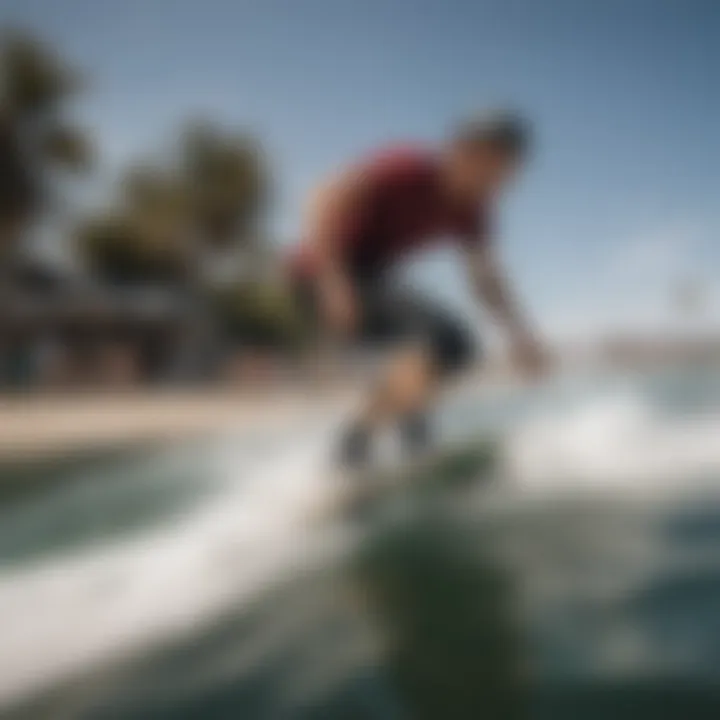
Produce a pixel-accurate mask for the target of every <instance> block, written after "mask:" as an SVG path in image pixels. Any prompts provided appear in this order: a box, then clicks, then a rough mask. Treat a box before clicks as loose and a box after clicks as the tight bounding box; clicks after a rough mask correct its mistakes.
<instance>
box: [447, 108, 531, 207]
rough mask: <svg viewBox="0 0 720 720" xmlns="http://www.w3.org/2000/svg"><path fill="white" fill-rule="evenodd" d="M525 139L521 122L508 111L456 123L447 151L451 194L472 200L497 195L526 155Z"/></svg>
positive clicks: (526, 133)
mask: <svg viewBox="0 0 720 720" xmlns="http://www.w3.org/2000/svg"><path fill="white" fill-rule="evenodd" d="M529 136H530V131H529V128H528V126H527V124H526V123H525V121H524V120H523V119H522V118H520V117H519V116H517V115H515V114H513V113H508V112H502V113H493V114H488V115H484V116H482V117H479V118H475V119H473V120H470V121H467V122H464V123H462V124H460V125H459V126H458V127H457V128H456V129H455V132H454V133H453V135H452V137H451V139H450V143H449V150H448V171H449V180H450V184H451V189H452V191H453V192H456V193H458V194H459V195H462V196H465V197H468V198H472V199H475V198H477V197H478V196H481V195H485V196H488V195H495V194H497V193H498V192H499V191H500V190H502V188H503V187H504V186H505V185H506V184H507V183H508V182H509V181H510V180H511V179H512V177H513V176H514V175H515V173H516V172H517V170H518V168H519V166H520V165H521V164H522V162H523V160H524V159H525V157H526V156H527V154H528V151H529V145H530V137H529Z"/></svg>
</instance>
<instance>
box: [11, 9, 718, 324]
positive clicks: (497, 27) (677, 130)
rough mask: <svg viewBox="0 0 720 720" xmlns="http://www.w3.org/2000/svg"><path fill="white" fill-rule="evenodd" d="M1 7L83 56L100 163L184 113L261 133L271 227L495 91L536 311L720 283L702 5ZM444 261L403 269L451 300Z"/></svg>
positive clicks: (708, 36) (513, 259)
mask: <svg viewBox="0 0 720 720" xmlns="http://www.w3.org/2000/svg"><path fill="white" fill-rule="evenodd" d="M0 20H3V21H4V20H7V21H10V22H12V23H15V24H20V25H24V26H26V27H29V28H31V29H33V30H36V31H38V32H39V33H41V34H42V35H43V36H45V37H47V38H48V39H50V40H52V41H53V42H55V43H57V44H58V46H59V48H60V49H61V50H62V52H63V53H64V54H66V55H67V56H69V57H70V58H71V59H72V60H73V61H74V62H76V63H77V64H78V65H79V66H80V67H82V68H84V69H86V70H87V71H88V72H89V73H90V76H91V78H92V85H91V88H90V91H89V92H88V94H87V96H86V98H85V99H84V100H83V102H82V104H81V106H80V107H79V112H80V113H81V114H82V116H83V118H84V119H85V120H86V121H87V122H88V123H89V124H91V125H92V126H93V127H94V128H95V129H96V131H97V132H98V134H99V139H100V145H101V147H102V149H103V153H104V155H103V169H104V172H105V173H106V174H108V173H111V172H112V171H113V170H114V169H115V168H116V167H118V166H120V165H122V164H124V163H126V162H128V161H129V160H130V159H132V158H133V157H137V156H138V155H142V154H143V153H146V152H148V151H153V150H155V149H157V148H158V147H162V145H163V143H164V142H166V141H167V140H166V139H167V138H168V136H169V133H170V131H171V130H172V129H173V128H174V127H176V126H177V124H178V122H179V121H180V120H181V119H182V118H184V117H186V116H187V115H189V114H203V113H207V114H210V115H212V116H215V117H217V118H219V119H220V120H221V121H222V122H224V123H227V124H228V125H241V126H246V127H248V128H251V129H253V130H255V131H256V132H257V133H258V134H259V135H260V137H261V139H262V140H263V141H264V143H265V145H266V147H267V150H268V152H269V155H270V157H271V159H272V162H273V165H274V168H275V174H276V178H277V180H278V184H279V190H280V193H279V194H280V197H279V202H278V205H277V208H276V213H275V225H276V228H277V232H278V235H279V236H280V238H281V239H282V240H284V241H287V240H289V239H291V238H292V237H293V235H294V234H295V233H296V232H297V229H296V228H297V220H298V216H299V212H300V207H301V204H302V198H303V194H304V193H305V191H306V190H307V189H308V188H309V187H310V186H311V185H312V184H313V182H315V181H316V180H318V179H319V178H320V177H321V176H322V175H323V174H324V173H325V172H327V171H328V170H330V169H332V168H334V167H336V166H337V165H338V164H340V163H342V162H343V161H344V160H345V159H348V158H352V157H354V156H356V155H358V154H359V153H362V152H363V151H364V150H365V149H368V148H372V147H373V146H374V145H376V144H379V143H386V142H388V141H391V140H393V139H403V140H405V139H427V140H428V141H434V140H438V139H440V138H441V137H442V134H443V132H444V130H445V128H446V126H447V125H448V123H450V122H451V121H452V120H453V118H454V117H456V116H457V115H458V114H464V113H467V112H468V111H471V110H473V109H476V108H483V107H485V106H488V105H490V106H494V105H499V104H506V103H508V104H511V105H513V106H515V107H519V108H522V109H523V110H524V111H525V112H526V113H527V114H528V115H529V116H530V117H531V118H532V119H533V121H534V122H535V123H536V126H537V134H538V140H539V144H538V149H537V153H536V157H535V158H534V160H533V162H532V164H531V166H530V167H529V168H528V172H527V173H526V175H525V177H524V178H523V180H522V182H521V183H520V184H519V185H518V187H517V188H516V189H515V190H514V191H513V193H512V195H511V196H510V197H509V198H508V200H507V202H506V203H505V205H504V207H503V212H502V222H501V224H500V227H501V228H502V232H501V238H500V239H501V242H502V245H501V247H502V248H503V254H504V256H505V259H506V264H507V265H508V266H509V267H510V269H511V271H512V274H513V276H514V277H515V278H517V281H518V283H519V286H520V289H521V292H522V296H523V297H524V298H525V299H526V300H527V301H529V302H532V305H533V310H534V314H535V315H536V316H537V317H538V320H539V321H540V323H541V324H542V326H543V327H546V328H547V329H548V330H549V331H551V332H554V333H558V334H577V333H580V334H584V333H586V332H596V331H597V330H598V329H602V328H605V327H623V326H627V327H631V326H643V327H647V326H650V325H657V326H660V325H662V324H663V323H666V324H667V323H672V322H677V318H675V319H673V318H671V317H670V315H671V313H670V312H669V308H668V292H669V288H670V287H671V286H672V284H673V283H674V282H675V280H676V278H678V277H679V276H681V275H698V276H699V277H703V278H705V279H706V281H707V282H708V284H709V286H710V285H711V286H714V285H716V284H717V281H718V278H720V269H718V259H720V251H719V250H718V240H719V239H720V208H719V207H718V197H719V196H720V138H719V137H718V133H719V132H720V84H719V83H718V72H719V71H720V2H716V0H603V1H602V2H600V1H597V2H596V1H593V0H544V1H541V0H252V1H251V0H202V2H201V1H200V0H122V2H113V1H111V0H3V6H2V8H1V9H0ZM450 258H451V256H450V255H449V254H445V253H439V254H436V255H434V256H432V257H431V258H429V259H428V260H426V261H425V263H424V264H423V263H421V264H420V267H419V269H418V271H417V272H418V276H419V277H420V278H421V281H422V282H424V283H426V284H428V285H429V286H432V287H433V288H434V289H435V290H439V291H440V292H444V293H445V294H446V295H449V296H450V298H451V299H457V301H458V302H465V300H464V299H463V298H462V296H461V294H460V293H458V292H456V288H457V287H458V286H460V283H459V282H458V274H457V273H458V269H457V266H456V265H455V264H453V261H452V260H451V259H450ZM698 322H702V323H705V324H708V323H710V324H713V325H714V326H717V327H719V328H720V310H718V309H717V307H714V308H711V309H710V310H709V311H708V315H707V316H706V317H705V319H704V320H701V321H700V320H699V321H698Z"/></svg>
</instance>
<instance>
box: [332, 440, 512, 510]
mask: <svg viewBox="0 0 720 720" xmlns="http://www.w3.org/2000/svg"><path fill="white" fill-rule="evenodd" d="M497 458H498V447H497V442H496V441H494V440H492V439H488V438H473V439H471V440H463V441H462V442H455V443H451V444H448V445H445V446H443V447H441V448H438V449H436V450H434V451H433V452H431V453H428V454H426V455H423V456H421V457H419V458H417V459H415V460H413V461H411V462H405V463H403V462H400V463H397V464H393V465H392V466H390V467H371V468H369V469H363V470H362V471H346V470H340V469H334V470H331V471H330V483H331V489H330V493H329V496H328V498H327V501H326V502H324V503H323V504H322V505H323V507H322V508H321V511H320V513H319V516H320V517H347V518H354V519H369V518H370V517H372V516H374V515H377V513H378V512H379V511H381V510H383V509H386V510H389V509H390V508H393V507H394V508H397V507H398V506H399V505H401V504H402V503H403V502H417V501H422V500H424V499H430V500H432V499H433V497H434V496H439V495H441V494H443V493H450V492H451V491H453V490H458V489H460V488H463V487H467V486H469V485H472V484H474V483H476V482H481V481H483V480H484V479H487V478H488V476H489V474H490V471H491V470H492V468H493V467H494V466H495V465H496V463H497Z"/></svg>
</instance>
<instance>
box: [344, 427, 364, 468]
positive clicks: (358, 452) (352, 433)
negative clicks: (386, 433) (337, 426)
mask: <svg viewBox="0 0 720 720" xmlns="http://www.w3.org/2000/svg"><path fill="white" fill-rule="evenodd" d="M371 454H372V433H371V431H370V430H369V429H368V428H367V427H365V426H364V425H362V424H360V423H353V424H352V425H350V426H349V427H348V428H347V429H346V430H345V431H344V432H343V435H342V437H341V438H340V446H339V448H338V462H339V464H340V465H341V466H342V467H344V468H347V469H351V470H357V469H359V468H363V467H365V466H367V465H368V463H369V462H370V459H371Z"/></svg>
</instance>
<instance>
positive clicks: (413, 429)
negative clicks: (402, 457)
mask: <svg viewBox="0 0 720 720" xmlns="http://www.w3.org/2000/svg"><path fill="white" fill-rule="evenodd" d="M400 434H401V440H402V446H403V450H404V452H405V454H406V456H407V457H410V458H412V457H417V456H418V455H422V454H423V453H426V452H427V451H428V450H429V449H430V448H431V447H432V445H433V441H434V434H433V431H432V424H431V422H430V419H429V417H428V416H427V415H426V414H425V413H415V414H413V415H409V416H408V417H406V418H405V419H404V420H403V421H402V422H401V425H400Z"/></svg>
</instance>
